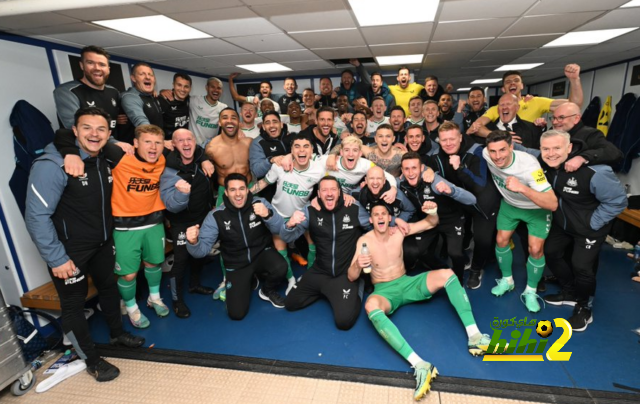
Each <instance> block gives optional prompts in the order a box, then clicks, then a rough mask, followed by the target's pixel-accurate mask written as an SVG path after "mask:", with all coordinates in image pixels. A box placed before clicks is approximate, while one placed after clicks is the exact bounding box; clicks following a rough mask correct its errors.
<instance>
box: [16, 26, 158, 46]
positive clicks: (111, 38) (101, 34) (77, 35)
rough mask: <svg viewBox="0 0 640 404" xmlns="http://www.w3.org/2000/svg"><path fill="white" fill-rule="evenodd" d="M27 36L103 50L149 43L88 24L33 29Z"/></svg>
mask: <svg viewBox="0 0 640 404" xmlns="http://www.w3.org/2000/svg"><path fill="white" fill-rule="evenodd" d="M27 32H28V33H29V34H33V35H44V36H47V37H49V38H56V39H58V40H61V41H67V42H73V43H77V44H81V45H82V46H87V45H94V44H100V46H101V47H103V48H108V47H111V46H129V45H141V44H146V43H149V41H147V40H146V39H142V38H138V37H135V36H132V35H127V34H122V33H120V32H116V31H112V30H109V29H105V28H102V27H97V26H95V25H92V24H88V23H79V24H65V25H58V26H55V27H43V28H33V29H29V30H27Z"/></svg>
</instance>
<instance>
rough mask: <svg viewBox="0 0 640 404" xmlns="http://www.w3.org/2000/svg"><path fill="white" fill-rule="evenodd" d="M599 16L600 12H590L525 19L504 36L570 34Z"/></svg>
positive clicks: (519, 21) (508, 30) (510, 28)
mask: <svg viewBox="0 0 640 404" xmlns="http://www.w3.org/2000/svg"><path fill="white" fill-rule="evenodd" d="M599 14H600V13H599V12H589V13H571V14H556V15H540V16H533V17H525V18H522V19H520V20H518V22H516V23H515V24H514V25H512V26H511V27H509V29H507V30H506V31H505V32H504V34H503V36H517V35H535V34H555V33H564V32H570V31H572V30H573V29H575V28H576V27H578V26H580V25H582V24H584V23H586V22H587V21H589V20H591V19H592V18H595V17H596V16H598V15H599Z"/></svg>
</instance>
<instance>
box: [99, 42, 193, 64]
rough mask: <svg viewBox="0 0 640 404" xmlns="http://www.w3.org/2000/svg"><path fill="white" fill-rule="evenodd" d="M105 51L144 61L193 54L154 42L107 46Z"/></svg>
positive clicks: (184, 56) (183, 56)
mask: <svg viewBox="0 0 640 404" xmlns="http://www.w3.org/2000/svg"><path fill="white" fill-rule="evenodd" d="M107 51H109V53H111V54H114V55H122V56H127V57H130V58H133V59H137V60H146V61H154V60H163V59H178V58H187V57H192V56H194V55H192V54H190V53H186V52H181V51H179V50H176V49H173V48H169V47H168V46H163V45H159V44H155V43H152V44H147V45H136V46H123V47H117V46H116V47H111V48H107Z"/></svg>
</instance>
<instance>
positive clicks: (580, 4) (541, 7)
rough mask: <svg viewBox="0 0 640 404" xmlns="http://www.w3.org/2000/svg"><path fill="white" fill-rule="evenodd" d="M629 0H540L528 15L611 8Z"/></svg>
mask: <svg viewBox="0 0 640 404" xmlns="http://www.w3.org/2000/svg"><path fill="white" fill-rule="evenodd" d="M628 2H629V0H606V1H602V0H562V1H556V0H540V1H538V4H536V5H535V6H534V7H533V8H531V10H529V12H528V13H527V15H545V14H561V13H574V12H576V11H578V10H579V11H602V10H611V9H614V8H617V7H620V6H621V5H623V4H625V3H628Z"/></svg>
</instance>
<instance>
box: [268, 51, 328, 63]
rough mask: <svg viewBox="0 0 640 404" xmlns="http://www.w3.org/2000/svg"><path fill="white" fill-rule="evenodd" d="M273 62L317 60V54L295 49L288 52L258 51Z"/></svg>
mask: <svg viewBox="0 0 640 404" xmlns="http://www.w3.org/2000/svg"><path fill="white" fill-rule="evenodd" d="M258 54H259V55H261V56H264V57H266V58H268V59H270V60H273V61H274V62H278V63H282V62H302V61H307V60H318V59H320V58H319V57H318V55H316V54H315V53H313V52H311V51H308V50H295V51H289V52H258Z"/></svg>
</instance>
